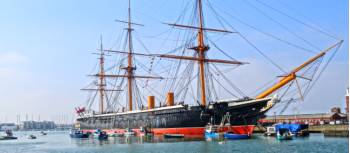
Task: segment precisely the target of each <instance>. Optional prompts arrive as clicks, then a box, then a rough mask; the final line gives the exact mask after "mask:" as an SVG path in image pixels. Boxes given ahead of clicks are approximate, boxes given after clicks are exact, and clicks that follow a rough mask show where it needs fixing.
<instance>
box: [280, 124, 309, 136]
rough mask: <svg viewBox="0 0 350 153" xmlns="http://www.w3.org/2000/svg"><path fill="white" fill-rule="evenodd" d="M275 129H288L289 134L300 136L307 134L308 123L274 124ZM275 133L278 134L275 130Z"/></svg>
mask: <svg viewBox="0 0 350 153" xmlns="http://www.w3.org/2000/svg"><path fill="white" fill-rule="evenodd" d="M275 129H276V131H279V130H280V129H287V130H288V131H289V135H292V136H300V137H305V136H309V125H308V124H298V123H292V124H286V123H283V124H276V125H275ZM283 132H284V131H283ZM277 134H278V132H277Z"/></svg>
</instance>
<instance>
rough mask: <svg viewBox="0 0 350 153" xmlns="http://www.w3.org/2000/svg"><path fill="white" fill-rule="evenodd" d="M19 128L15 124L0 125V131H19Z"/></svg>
mask: <svg viewBox="0 0 350 153" xmlns="http://www.w3.org/2000/svg"><path fill="white" fill-rule="evenodd" d="M17 129H18V126H17V125H16V124H15V123H0V131H5V130H17Z"/></svg>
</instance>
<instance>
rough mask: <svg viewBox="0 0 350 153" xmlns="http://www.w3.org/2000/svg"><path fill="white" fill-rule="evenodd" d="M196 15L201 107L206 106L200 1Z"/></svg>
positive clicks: (205, 48)
mask: <svg viewBox="0 0 350 153" xmlns="http://www.w3.org/2000/svg"><path fill="white" fill-rule="evenodd" d="M198 15H199V29H198V47H197V49H196V51H197V53H198V62H199V77H200V84H201V86H200V88H201V105H202V106H205V105H206V103H207V102H206V95H205V75H204V73H205V72H204V59H205V51H207V47H205V45H204V36H203V12H202V1H201V0H198Z"/></svg>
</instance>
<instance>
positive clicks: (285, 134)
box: [277, 128, 293, 140]
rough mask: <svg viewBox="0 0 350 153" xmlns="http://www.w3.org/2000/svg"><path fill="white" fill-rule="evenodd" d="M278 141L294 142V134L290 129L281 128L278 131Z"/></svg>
mask: <svg viewBox="0 0 350 153" xmlns="http://www.w3.org/2000/svg"><path fill="white" fill-rule="evenodd" d="M277 139H278V140H292V139H293V134H292V133H291V132H290V131H289V129H286V128H281V129H278V131H277Z"/></svg>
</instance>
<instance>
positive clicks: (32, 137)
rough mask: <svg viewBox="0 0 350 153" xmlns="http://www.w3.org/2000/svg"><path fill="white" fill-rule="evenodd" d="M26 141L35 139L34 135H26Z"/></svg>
mask: <svg viewBox="0 0 350 153" xmlns="http://www.w3.org/2000/svg"><path fill="white" fill-rule="evenodd" d="M27 138H28V139H36V136H35V135H32V134H31V135H28V137H27Z"/></svg>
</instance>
